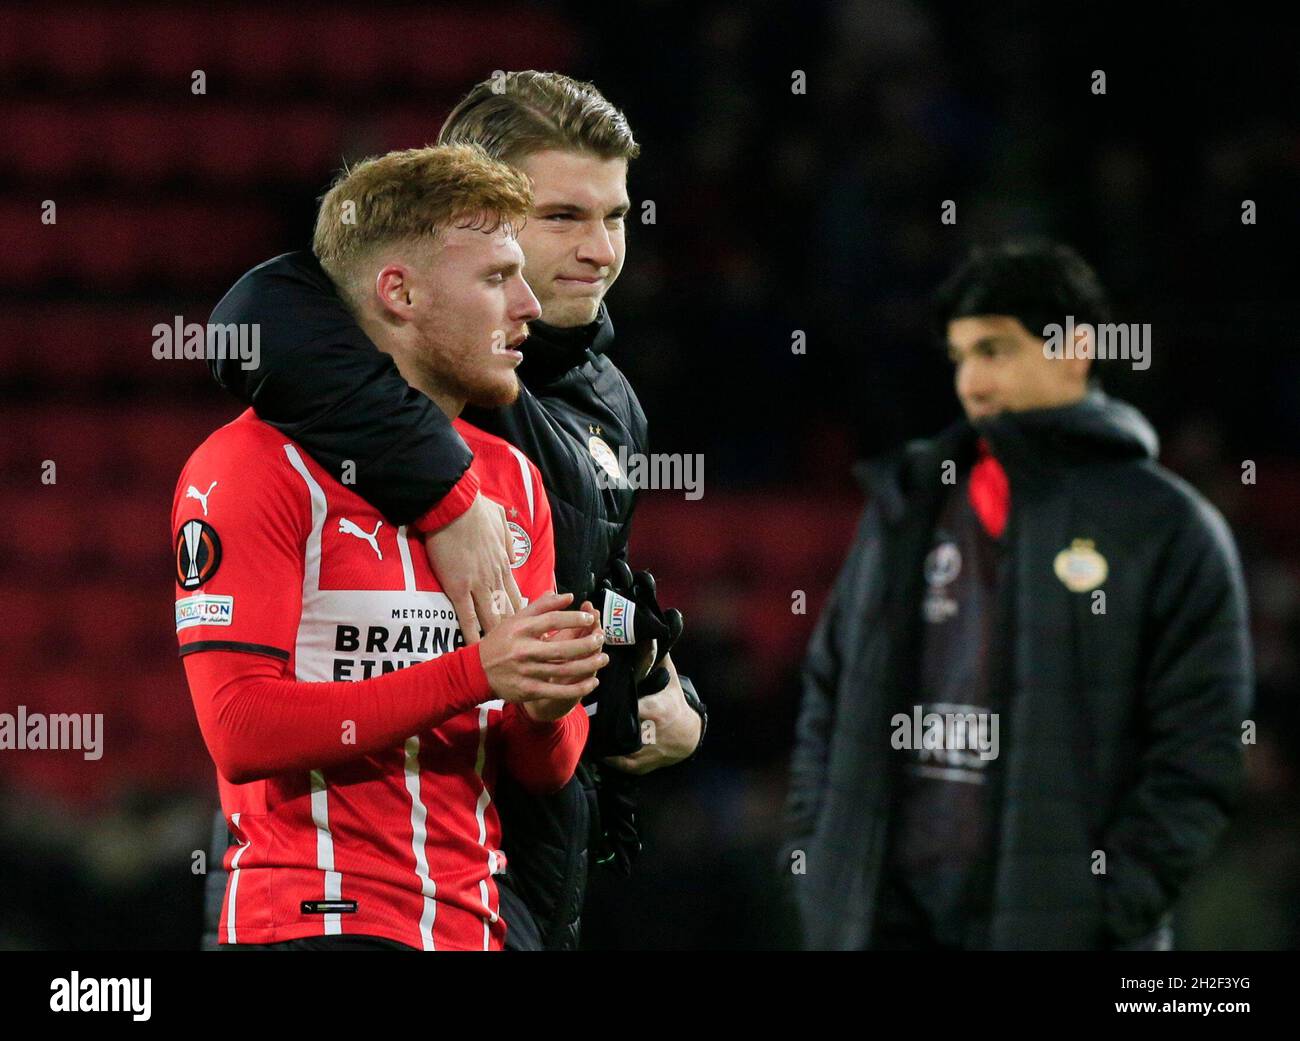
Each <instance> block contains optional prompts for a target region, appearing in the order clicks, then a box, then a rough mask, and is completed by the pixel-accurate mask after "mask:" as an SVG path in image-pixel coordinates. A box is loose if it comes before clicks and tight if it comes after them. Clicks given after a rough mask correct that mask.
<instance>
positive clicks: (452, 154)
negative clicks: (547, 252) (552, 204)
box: [312, 144, 533, 297]
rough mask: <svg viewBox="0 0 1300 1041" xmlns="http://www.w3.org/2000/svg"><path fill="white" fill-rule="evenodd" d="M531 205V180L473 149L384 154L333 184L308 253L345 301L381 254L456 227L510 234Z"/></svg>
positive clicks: (347, 171)
mask: <svg viewBox="0 0 1300 1041" xmlns="http://www.w3.org/2000/svg"><path fill="white" fill-rule="evenodd" d="M532 204H533V191H532V185H531V184H530V183H529V181H528V178H527V177H526V176H525V175H524V174H522V173H521V172H519V171H518V170H516V169H514V168H513V167H510V166H507V165H506V164H505V163H503V162H500V161H498V160H496V159H493V158H492V157H491V156H489V155H488V154H487V152H485V151H484V150H483V149H482V148H480V147H478V146H477V145H470V144H454V145H432V146H427V147H425V148H408V149H405V150H404V151H399V152H389V153H388V154H387V155H381V156H373V157H371V158H369V159H364V160H362V161H361V162H359V163H357V164H356V165H355V166H353V167H351V168H350V169H348V168H346V167H345V168H344V169H343V171H342V172H340V174H339V175H338V177H337V178H335V180H334V184H333V185H332V186H331V187H330V189H329V191H327V192H326V193H325V195H324V196H322V198H321V203H320V211H319V212H318V213H317V215H316V231H315V234H314V235H313V236H312V252H314V253H315V254H316V257H317V259H318V260H319V261H320V263H321V267H323V268H324V269H325V271H326V273H327V274H328V275H329V276H330V278H331V279H333V280H334V283H335V284H336V285H337V286H338V287H339V289H340V290H341V291H342V292H343V294H344V296H345V297H346V296H348V295H349V290H350V289H351V288H352V285H353V283H354V281H355V280H356V277H357V275H358V273H359V272H358V268H359V267H360V265H361V264H362V263H363V262H364V261H365V260H367V259H369V258H370V257H371V256H373V254H374V253H375V251H376V250H377V249H379V248H380V247H382V246H387V245H392V244H394V243H399V242H416V241H418V240H420V239H435V238H436V237H437V236H438V235H439V233H440V232H442V231H444V230H445V229H447V228H449V227H452V226H453V225H454V226H456V227H471V228H476V229H478V230H482V231H486V232H492V231H496V230H497V229H498V228H500V227H501V226H503V225H504V226H506V227H508V228H510V229H511V231H512V233H513V232H514V231H515V230H517V229H518V228H519V226H520V225H521V224H522V223H523V221H524V220H525V219H526V218H527V216H528V211H529V209H530V208H531V207H532Z"/></svg>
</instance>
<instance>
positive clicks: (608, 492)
mask: <svg viewBox="0 0 1300 1041" xmlns="http://www.w3.org/2000/svg"><path fill="white" fill-rule="evenodd" d="M211 320H212V322H213V323H214V324H215V323H221V324H226V323H232V322H235V323H259V324H260V326H261V332H260V349H261V363H260V365H259V366H258V367H257V368H255V369H243V368H242V367H241V366H240V362H239V361H238V359H234V360H230V361H223V360H213V361H211V362H209V365H210V367H211V369H212V372H213V375H214V376H215V377H216V379H217V382H218V383H220V384H221V386H222V387H224V388H225V389H226V390H228V391H230V392H231V393H232V394H234V395H235V396H236V397H237V398H239V399H240V400H242V401H244V402H245V403H247V404H251V405H252V406H253V407H254V408H255V409H256V411H257V414H258V416H259V417H260V418H261V419H263V420H265V421H266V422H268V423H270V424H272V425H273V426H275V427H276V428H277V429H278V430H280V431H282V432H283V433H284V434H285V435H286V436H288V437H291V438H293V439H294V440H295V441H297V442H298V443H299V444H301V445H302V446H303V447H304V448H306V449H307V451H308V452H310V453H311V454H312V455H313V456H314V457H315V458H316V459H317V461H319V462H320V463H321V464H322V465H323V466H325V467H326V468H328V469H329V470H330V471H331V472H333V473H341V472H343V470H342V467H343V463H344V461H345V460H351V461H352V462H353V463H355V471H354V472H355V477H356V485H355V487H356V489H357V493H358V494H359V495H361V496H362V497H364V498H365V499H367V500H368V501H370V502H371V503H373V504H374V505H375V506H376V507H378V508H379V509H380V511H381V512H383V513H384V515H385V516H386V517H387V518H388V519H389V520H390V521H391V522H392V523H393V524H394V525H398V524H405V523H410V522H413V521H415V520H417V519H419V518H421V517H423V516H424V515H425V514H426V513H427V512H428V511H429V509H430V508H431V507H433V506H435V505H436V504H437V502H438V500H439V499H440V498H441V497H442V496H443V495H445V494H447V492H448V490H449V489H451V488H453V487H454V486H455V485H456V483H457V482H458V481H459V480H460V478H461V476H462V475H463V473H464V471H465V469H466V468H467V467H468V465H469V462H470V458H471V457H470V453H469V450H468V449H467V447H466V446H465V444H464V442H463V441H462V440H461V438H460V436H459V435H458V434H457V433H456V432H455V429H454V428H453V427H452V426H451V424H450V422H449V421H448V419H447V416H446V415H445V413H443V412H442V410H441V409H439V408H438V406H437V405H435V404H434V403H433V402H432V401H430V400H429V398H427V397H426V396H425V395H423V394H421V393H420V392H419V391H416V390H414V389H413V388H411V387H410V386H409V385H408V384H407V383H406V381H405V380H404V379H403V378H402V376H401V374H400V373H399V372H398V371H397V366H396V365H395V364H394V363H393V361H392V359H391V358H389V357H388V355H386V354H384V353H382V352H381V351H379V350H378V349H377V348H376V347H375V345H374V344H373V343H372V342H371V340H370V338H369V337H368V336H366V334H365V333H364V332H363V331H362V330H361V329H360V327H359V326H357V324H356V322H355V320H354V319H353V318H352V315H351V314H350V313H349V312H348V310H347V309H346V308H345V307H344V305H343V303H342V301H341V300H340V299H339V297H338V296H337V295H336V294H335V292H334V287H333V285H332V283H331V282H330V280H329V277H328V276H327V275H326V274H325V272H324V271H323V270H322V269H321V267H320V264H319V263H318V262H317V260H316V258H315V257H314V256H313V255H312V254H311V253H309V252H306V251H300V252H294V253H286V254H284V255H282V256H279V257H275V258H274V259H272V260H268V261H267V262H265V263H264V264H260V265H258V266H257V267H255V268H253V269H252V270H251V271H249V272H248V273H247V274H245V275H244V276H243V277H242V278H241V279H240V280H239V281H238V282H237V283H236V284H235V286H234V287H233V288H232V289H231V290H230V292H229V293H227V294H226V296H225V297H223V298H222V300H221V301H220V302H219V303H218V304H217V307H216V309H215V310H214V311H213V313H212V319H211ZM529 329H530V333H531V335H530V336H529V338H528V340H527V342H526V343H525V344H524V346H523V348H522V350H523V353H524V361H523V362H522V363H521V364H520V366H519V369H518V372H519V377H520V382H521V384H522V387H521V391H520V396H519V400H518V401H517V402H516V403H515V404H514V405H512V406H510V407H509V408H505V409H498V410H490V411H489V410H482V409H467V410H466V412H465V414H464V418H465V419H466V420H467V421H468V422H470V423H473V424H474V425H475V426H478V427H480V428H482V429H484V430H487V431H489V432H490V433H492V434H495V435H497V436H498V437H502V438H504V439H506V440H507V441H509V442H511V443H512V444H514V445H515V446H516V447H517V448H519V449H520V450H521V451H523V452H524V454H525V455H527V456H528V457H529V458H530V459H532V461H533V462H534V463H535V464H536V465H537V467H538V469H539V470H540V471H541V474H542V479H543V481H544V483H545V485H546V491H547V498H548V500H549V501H550V504H551V513H552V519H553V524H554V531H555V555H556V582H557V585H558V587H559V590H560V591H561V592H572V593H574V594H575V595H580V594H582V593H584V592H586V591H588V590H590V589H591V587H592V585H593V584H594V581H595V580H599V579H600V578H601V577H603V576H604V574H605V573H606V571H607V570H608V568H609V565H610V562H611V560H613V559H614V558H615V557H616V556H619V555H625V554H626V551H627V537H628V524H629V522H630V520H631V516H632V510H633V506H634V502H635V489H634V488H632V487H629V486H628V485H627V484H626V482H624V483H623V484H622V486H620V482H617V481H600V480H598V478H597V473H598V468H599V466H600V463H599V462H598V461H597V457H598V456H599V457H605V458H609V457H610V456H612V457H613V458H615V459H616V458H617V457H618V453H619V451H620V449H621V448H622V449H625V450H626V452H627V453H628V454H633V453H644V452H646V450H647V448H646V444H647V442H646V419H645V414H644V413H643V412H642V410H641V405H640V403H639V402H638V401H637V398H636V395H635V393H633V391H632V387H631V385H630V384H629V383H628V381H627V379H626V378H625V377H624V376H623V374H622V373H621V372H620V371H619V370H618V368H617V366H615V365H614V363H613V362H612V361H610V359H609V358H608V357H607V356H606V355H605V351H606V349H607V348H608V347H609V345H610V344H611V343H612V341H613V337H614V327H613V324H612V322H611V321H610V318H609V313H608V311H607V310H606V309H605V306H604V305H603V304H602V305H601V307H600V312H599V314H598V316H597V318H596V321H595V322H593V323H592V324H591V325H589V326H585V327H582V328H579V329H553V328H551V327H549V326H547V325H545V324H544V323H540V322H535V323H531V324H530V326H529ZM606 448H607V449H608V453H606V451H605V450H606ZM602 485H603V486H602ZM593 789H594V785H593V782H592V779H591V775H590V773H589V771H587V769H586V768H585V767H584V766H579V771H578V774H577V775H576V776H575V777H574V779H573V780H572V781H570V782H569V784H568V785H567V786H566V787H565V788H563V789H562V790H561V791H560V792H558V793H556V794H555V795H553V796H545V797H538V796H532V795H530V794H528V793H527V792H525V791H524V790H523V789H522V788H520V787H519V786H518V785H516V784H514V783H512V781H511V780H510V778H509V775H508V774H505V773H503V774H502V776H501V778H500V780H499V782H498V791H497V799H496V802H497V807H498V810H499V812H500V814H501V818H502V832H503V836H504V841H503V843H502V844H503V847H504V848H505V851H506V855H507V859H508V862H509V869H508V874H507V875H506V876H504V877H503V878H502V879H499V881H500V882H501V886H500V888H501V889H502V891H503V895H502V905H503V909H504V911H503V913H505V914H507V915H508V918H507V920H508V921H511V922H512V928H511V929H510V930H509V932H508V933H507V946H510V947H513V946H515V945H521V946H545V947H550V948H571V947H573V946H576V944H577V939H578V923H579V917H580V915H581V911H582V903H583V899H584V894H585V891H586V880H587V865H588V856H587V849H588V841H589V834H590V829H591V828H592V826H593V820H594V814H595V794H594V790H593ZM222 852H224V850H223V851H222ZM208 885H209V888H210V889H211V888H213V887H224V885H225V877H224V874H223V873H222V872H221V871H219V870H218V871H215V872H210V873H209V878H208ZM517 897H521V898H522V900H523V903H524V904H525V905H526V907H527V910H528V912H530V914H531V919H532V920H531V921H527V922H525V921H524V920H523V919H522V910H521V908H520V901H519V899H517ZM217 904H218V906H219V904H220V901H219V900H218V901H217ZM215 930H216V922H215V920H214V919H213V918H212V916H209V922H208V937H207V938H206V940H205V945H206V946H211V945H212V943H213V942H214V936H215Z"/></svg>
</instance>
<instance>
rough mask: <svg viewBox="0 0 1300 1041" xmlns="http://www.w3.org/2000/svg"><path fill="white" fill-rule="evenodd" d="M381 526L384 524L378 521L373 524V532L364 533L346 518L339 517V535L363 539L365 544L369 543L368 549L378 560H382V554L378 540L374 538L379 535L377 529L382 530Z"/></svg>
mask: <svg viewBox="0 0 1300 1041" xmlns="http://www.w3.org/2000/svg"><path fill="white" fill-rule="evenodd" d="M383 526H384V522H383V521H379V522H377V523H376V524H375V530H374V531H371V532H364V531H362V530H361V529H360V528H358V527H357V526H356V525H355V524H353V523H352V521H350V520H348V519H347V518H346V517H341V518H340V519H339V534H340V535H344V534H346V535H355V536H356V537H357V538H359V539H365V540H366V541H367V542H369V543H370V548H371V549H373V550H374V551H375V556H377V557H378V558H379V559H380V560H383V559H384V554H383V553H382V552H380V549H379V540H378V539H377V538H376V537H375V536H376V535H378V534H379V529H380V528H382V527H383Z"/></svg>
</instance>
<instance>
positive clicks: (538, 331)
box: [519, 301, 614, 383]
mask: <svg viewBox="0 0 1300 1041" xmlns="http://www.w3.org/2000/svg"><path fill="white" fill-rule="evenodd" d="M613 343H614V323H613V322H612V321H611V320H610V317H609V310H608V308H606V307H605V303H604V301H601V304H600V309H599V310H598V311H597V312H596V320H595V321H593V322H591V323H590V324H589V325H579V326H575V327H574V328H571V329H561V328H557V327H556V326H554V325H547V324H546V323H545V322H530V323H529V326H528V339H527V340H526V341H524V345H523V347H522V348H521V350H522V351H523V354H524V360H523V362H521V363H520V366H519V376H520V378H521V379H523V380H524V381H525V382H538V383H546V382H549V381H550V380H553V379H555V378H556V377H557V376H560V375H562V374H563V373H565V372H567V371H568V370H569V369H572V368H575V367H577V366H579V365H582V364H583V363H584V362H585V361H587V354H588V352H590V353H592V354H604V353H605V352H606V351H607V350H609V348H610V347H611V346H612V345H613Z"/></svg>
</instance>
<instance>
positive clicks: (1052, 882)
mask: <svg viewBox="0 0 1300 1041" xmlns="http://www.w3.org/2000/svg"><path fill="white" fill-rule="evenodd" d="M976 433H977V431H976V430H975V429H973V428H972V427H971V426H970V425H969V424H967V423H964V422H963V423H961V424H958V425H957V426H956V427H954V428H953V429H951V430H949V431H947V432H945V433H944V434H942V435H941V436H939V437H938V438H936V439H934V440H932V441H924V442H916V443H913V444H910V445H908V446H906V447H905V448H904V449H902V450H901V451H899V452H896V453H893V454H891V455H890V456H888V457H886V458H883V459H881V460H878V461H876V462H874V463H872V464H869V465H868V466H866V467H864V468H863V469H862V471H861V476H862V477H863V480H864V483H865V485H866V487H867V491H868V494H869V502H868V505H867V508H866V511H865V513H864V515H863V518H862V521H861V524H860V526H859V529H858V532H857V536H856V540H855V542H854V545H853V548H852V551H851V552H850V555H849V558H848V561H847V562H846V563H845V565H844V568H843V570H842V572H841V573H840V575H839V578H838V580H837V582H836V585H835V588H834V591H833V593H832V596H831V599H830V601H829V603H828V606H827V607H826V610H825V612H824V614H823V615H822V617H821V619H820V620H819V622H818V625H817V627H816V630H815V632H814V635H813V638H812V642H811V645H810V647H809V651H808V658H807V661H806V663H805V669H804V690H803V704H802V709H801V712H800V716H799V722H798V730H797V741H796V748H795V753H794V760H793V772H792V779H791V792H790V802H789V834H790V843H789V845H788V847H787V848H786V851H785V853H786V856H785V858H784V859H783V864H784V873H785V874H786V876H787V877H788V878H789V880H790V885H791V887H792V888H793V892H794V897H795V900H796V902H797V904H798V906H799V910H800V916H801V919H802V923H803V927H804V938H805V942H806V944H807V945H808V946H810V947H813V948H846V949H855V948H861V947H863V946H864V945H866V944H868V943H869V942H870V938H871V932H872V915H873V908H874V904H875V900H876V895H877V891H878V886H879V883H880V878H881V863H882V856H883V854H884V840H885V835H886V830H887V825H888V822H889V814H890V806H891V777H892V770H891V762H892V760H891V756H894V757H896V756H897V755H898V753H896V752H893V751H892V750H891V748H890V741H889V735H890V728H889V717H890V714H891V713H892V712H893V711H894V710H895V706H896V705H897V704H899V703H900V701H901V699H902V698H903V697H905V696H906V694H907V692H909V691H913V692H914V691H915V689H916V687H915V679H916V662H917V652H916V648H917V642H916V641H917V635H918V629H919V625H918V619H919V618H920V610H919V608H920V603H921V596H922V591H923V584H924V583H923V574H922V573H923V567H922V561H923V559H924V556H925V553H926V551H927V550H928V548H929V545H930V542H929V540H930V537H931V533H932V530H933V524H934V519H935V515H936V511H937V509H938V507H939V505H940V503H941V501H942V498H943V495H944V493H945V491H947V490H948V489H947V486H946V485H945V483H944V482H943V480H942V479H941V478H942V476H943V473H944V464H945V462H947V461H952V462H954V463H955V464H956V465H957V466H958V467H959V468H960V467H963V466H965V465H968V464H969V462H970V460H971V458H972V456H973V453H974V442H975V439H976ZM978 433H981V434H983V435H984V436H985V437H986V438H987V439H988V441H989V443H990V444H991V446H992V450H993V453H994V454H995V455H996V456H997V458H998V459H999V460H1000V461H1001V462H1002V464H1003V466H1004V467H1005V469H1006V471H1007V475H1008V478H1009V481H1010V485H1011V503H1012V505H1011V513H1010V520H1009V527H1008V530H1007V539H1008V550H1009V552H1010V553H1011V555H1012V561H1011V572H1010V573H1011V575H1012V576H1013V577H1012V579H1011V580H1010V581H1009V582H1008V583H1007V587H1008V588H1007V593H1006V595H1007V597H1008V602H1007V603H1004V604H1003V605H1001V606H1002V607H1003V608H1004V609H1006V610H1009V611H1010V615H1009V617H1010V618H1011V619H1012V622H1011V624H1010V626H1009V627H1008V630H1007V632H1006V634H1005V636H1004V640H1003V642H1002V644H1001V645H1000V646H999V647H997V648H996V649H995V651H994V652H993V653H994V654H995V655H996V659H995V662H994V664H995V669H994V675H1000V676H1001V678H1002V679H1001V689H1002V690H1003V691H1005V693H1006V697H1007V703H1006V707H1005V708H1004V709H1003V711H1002V716H1001V756H1002V760H1003V761H1002V764H1001V765H1002V769H1001V770H1000V771H999V773H1000V774H1001V775H1002V778H1003V780H1002V786H1001V789H1000V790H999V791H997V792H996V793H995V795H996V798H995V799H994V805H995V807H996V811H995V812H996V831H995V834H996V857H997V864H996V870H995V877H994V882H993V893H992V913H991V917H990V924H989V932H988V935H987V937H986V938H985V943H984V946H987V947H989V948H994V949H1068V948H1082V949H1097V948H1107V947H1120V946H1125V945H1133V946H1143V945H1150V944H1151V943H1152V941H1151V940H1150V939H1149V937H1150V936H1151V935H1152V934H1154V933H1155V932H1156V931H1157V930H1158V929H1159V928H1160V927H1161V926H1162V925H1164V924H1165V922H1166V919H1167V914H1168V912H1169V909H1170V907H1171V905H1172V904H1173V902H1174V901H1175V899H1176V898H1177V896H1178V894H1179V892H1180V891H1181V889H1182V888H1183V885H1184V883H1185V882H1186V881H1187V878H1188V876H1189V875H1190V874H1191V872H1192V871H1193V869H1194V868H1195V867H1196V865H1197V864H1198V863H1200V862H1201V861H1202V860H1203V859H1204V858H1205V857H1206V855H1207V854H1208V853H1209V852H1210V850H1211V848H1212V846H1213V844H1214V842H1215V840H1216V838H1217V836H1218V835H1219V833H1220V831H1221V829H1222V828H1223V827H1224V825H1225V823H1226V821H1227V819H1228V815H1229V813H1230V811H1231V809H1232V807H1233V806H1234V804H1235V802H1236V801H1237V799H1238V795H1239V791H1240V788H1241V785H1242V751H1243V749H1242V737H1241V735H1242V722H1243V719H1244V718H1245V716H1246V714H1247V712H1248V706H1249V703H1250V694H1251V685H1252V680H1251V664H1250V648H1249V637H1248V631H1247V622H1246V601H1245V593H1244V590H1243V585H1242V579H1241V573H1240V566H1239V563H1238V560H1237V554H1236V550H1235V547H1234V545H1233V541H1232V536H1231V534H1230V533H1229V531H1228V529H1227V527H1226V526H1225V524H1224V522H1223V520H1222V518H1221V517H1220V516H1219V514H1218V513H1217V512H1216V511H1215V510H1214V509H1213V507H1211V506H1210V505H1209V504H1208V503H1206V502H1205V500H1204V499H1203V498H1201V496H1200V495H1198V494H1197V493H1196V492H1195V491H1194V490H1193V489H1192V488H1191V487H1189V486H1188V485H1187V484H1186V483H1184V482H1183V481H1181V480H1179V479H1178V478H1177V477H1175V476H1173V475H1172V474H1170V473H1169V472H1168V471H1166V470H1164V469H1162V468H1161V467H1159V466H1158V465H1157V464H1156V463H1155V461H1154V456H1155V449H1156V441H1155V435H1154V432H1153V431H1152V430H1151V428H1150V426H1149V425H1148V424H1147V422H1146V421H1145V420H1144V419H1143V418H1142V417H1141V415H1140V414H1138V413H1137V412H1136V411H1135V410H1134V409H1132V408H1130V407H1129V406H1127V405H1125V404H1122V403H1120V402H1117V401H1114V400H1111V399H1109V398H1107V397H1105V396H1104V395H1102V394H1100V393H1099V392H1094V393H1092V394H1090V395H1089V396H1088V398H1087V399H1085V400H1084V401H1083V402H1081V403H1079V404H1077V405H1072V406H1069V407H1065V408H1058V409H1046V410H1041V411H1035V412H1026V413H1020V414H1003V415H1001V416H998V417H996V418H995V419H993V420H990V421H988V422H984V423H981V424H980V425H979V429H978ZM949 469H951V468H949ZM1075 540H1088V542H1090V543H1091V549H1092V550H1095V552H1096V553H1097V554H1100V555H1101V557H1104V559H1105V561H1106V563H1107V565H1108V573H1107V576H1106V577H1105V579H1104V582H1103V583H1102V585H1101V586H1100V587H1099V588H1100V590H1101V591H1102V592H1104V594H1105V600H1104V613H1098V612H1097V610H1096V605H1097V603H1098V602H1099V601H1098V600H1097V598H1095V597H1094V596H1093V595H1092V593H1091V592H1090V591H1077V592H1072V591H1071V590H1070V589H1069V588H1067V586H1066V584H1065V581H1064V579H1063V578H1061V577H1058V573H1057V562H1058V557H1060V555H1061V554H1062V551H1069V550H1072V549H1073V550H1074V552H1075V553H1076V554H1078V553H1084V554H1088V553H1089V548H1088V547H1087V545H1086V544H1083V543H1080V544H1077V545H1076V541H1075ZM1066 559H1067V560H1068V559H1070V558H1066ZM1087 561H1088V562H1089V563H1090V564H1092V565H1093V566H1094V568H1095V561H1096V558H1095V557H1092V556H1090V555H1089V556H1087ZM1095 573H1096V572H1095V570H1094V574H1095ZM796 850H798V851H802V853H803V855H804V856H803V860H802V864H803V865H804V867H805V868H806V873H803V874H795V873H792V872H791V869H790V865H791V863H792V858H793V862H794V863H796V864H798V863H800V861H799V858H798V857H795V856H794V852H795V851H796ZM1095 851H1101V852H1102V853H1104V854H1105V861H1104V863H1105V873H1104V874H1094V865H1095V864H1099V863H1101V861H1100V860H1099V859H1097V858H1095V857H1094V853H1095Z"/></svg>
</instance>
